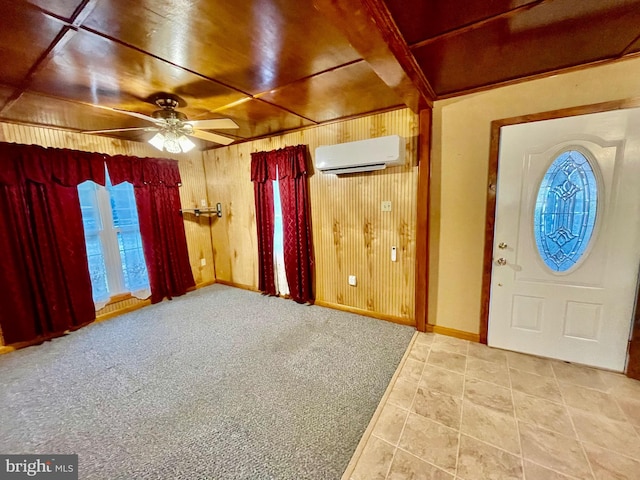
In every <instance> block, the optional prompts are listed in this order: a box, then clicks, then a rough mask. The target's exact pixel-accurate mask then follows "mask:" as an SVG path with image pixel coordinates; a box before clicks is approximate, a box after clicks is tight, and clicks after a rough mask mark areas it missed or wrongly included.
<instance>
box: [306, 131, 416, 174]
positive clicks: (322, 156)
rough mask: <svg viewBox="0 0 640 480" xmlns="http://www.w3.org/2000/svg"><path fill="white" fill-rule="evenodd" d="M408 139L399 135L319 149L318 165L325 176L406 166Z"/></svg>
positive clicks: (317, 153) (317, 151) (317, 152)
mask: <svg viewBox="0 0 640 480" xmlns="http://www.w3.org/2000/svg"><path fill="white" fill-rule="evenodd" d="M404 150H405V140H404V138H403V137H401V136H399V135H389V136H386V137H378V138H371V139H369V140H360V141H358V142H348V143H339V144H337V145H322V146H320V147H318V148H316V159H315V166H316V169H317V170H320V171H321V172H322V173H335V174H341V173H358V172H371V171H374V170H383V169H385V168H387V167H391V166H396V165H404V163H405V158H404Z"/></svg>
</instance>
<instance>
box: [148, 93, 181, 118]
mask: <svg viewBox="0 0 640 480" xmlns="http://www.w3.org/2000/svg"><path fill="white" fill-rule="evenodd" d="M155 103H156V105H157V106H158V107H160V108H161V110H156V111H155V112H153V113H152V114H151V116H152V117H153V118H157V119H159V120H169V121H171V120H174V121H176V122H185V121H186V120H187V116H186V115H185V114H184V113H182V112H176V110H175V109H176V108H177V107H178V106H179V105H180V101H179V100H178V99H177V98H173V97H160V98H157V99H156V101H155Z"/></svg>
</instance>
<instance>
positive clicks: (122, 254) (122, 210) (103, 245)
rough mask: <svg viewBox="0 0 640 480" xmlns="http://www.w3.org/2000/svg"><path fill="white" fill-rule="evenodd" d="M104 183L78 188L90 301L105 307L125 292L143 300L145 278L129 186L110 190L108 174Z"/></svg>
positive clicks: (120, 186)
mask: <svg viewBox="0 0 640 480" xmlns="http://www.w3.org/2000/svg"><path fill="white" fill-rule="evenodd" d="M106 183H107V185H106V187H103V186H101V185H98V184H96V183H94V182H91V181H86V182H84V183H82V184H80V185H79V186H78V193H79V196H80V207H81V209H82V221H83V223H84V234H85V241H86V245H87V258H88V261H89V273H90V275H91V286H92V290H93V301H94V302H95V303H96V304H100V303H105V302H106V301H108V300H109V298H110V297H112V296H113V295H117V294H119V293H126V292H131V293H132V294H134V295H135V296H137V297H139V298H146V297H148V296H149V294H150V292H149V277H148V275H147V266H146V264H145V261H144V255H143V252H142V239H141V237H140V226H139V224H138V212H137V210H136V200H135V195H134V192H133V185H131V184H130V183H129V182H123V183H121V184H119V185H116V186H113V185H112V184H111V180H110V179H109V175H108V174H107V182H106Z"/></svg>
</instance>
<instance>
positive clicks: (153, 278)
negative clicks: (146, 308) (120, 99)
mask: <svg viewBox="0 0 640 480" xmlns="http://www.w3.org/2000/svg"><path fill="white" fill-rule="evenodd" d="M106 162H107V169H108V170H109V176H110V178H111V182H112V183H113V184H114V185H117V184H118V183H121V182H124V181H128V182H131V183H132V184H133V186H134V191H135V195H136V206H137V207H138V218H139V222H140V236H141V237H142V249H143V251H144V257H145V262H146V264H147V271H148V273H149V284H150V287H151V303H158V302H160V301H162V299H163V298H168V299H171V298H173V297H177V296H180V295H184V294H185V293H186V292H187V290H189V289H190V288H193V287H195V281H194V279H193V273H192V271H191V265H190V264H189V254H188V251H187V239H186V235H185V231H184V222H183V220H182V216H181V215H180V208H181V205H180V192H179V187H180V185H181V179H180V171H179V170H178V162H177V161H175V160H166V159H154V158H134V157H127V156H114V157H108V158H107V159H106Z"/></svg>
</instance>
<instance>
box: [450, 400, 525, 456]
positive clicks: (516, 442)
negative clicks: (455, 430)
mask: <svg viewBox="0 0 640 480" xmlns="http://www.w3.org/2000/svg"><path fill="white" fill-rule="evenodd" d="M460 431H461V432H462V433H465V434H467V435H469V436H471V437H475V438H477V439H478V440H482V441H483V442H486V443H489V444H491V445H493V446H495V447H498V448H501V449H503V450H507V451H508V452H511V453H514V454H516V455H520V439H519V438H518V429H517V426H516V420H515V418H514V416H513V414H511V415H507V414H504V413H501V412H498V411H496V410H494V409H492V408H487V407H483V406H481V405H476V404H474V403H471V402H470V401H468V400H466V401H465V402H464V403H463V405H462V423H461V424H460Z"/></svg>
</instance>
